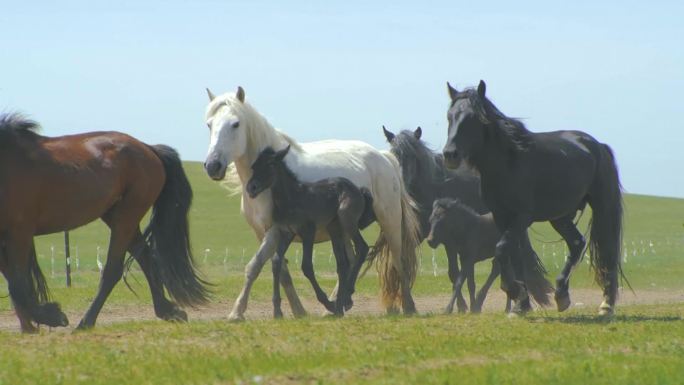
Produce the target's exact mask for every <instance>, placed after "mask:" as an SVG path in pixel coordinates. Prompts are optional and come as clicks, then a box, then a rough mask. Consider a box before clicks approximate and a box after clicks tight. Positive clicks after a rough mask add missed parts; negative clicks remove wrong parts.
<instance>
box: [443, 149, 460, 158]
mask: <svg viewBox="0 0 684 385" xmlns="http://www.w3.org/2000/svg"><path fill="white" fill-rule="evenodd" d="M443 153H444V157H445V158H447V159H452V160H453V159H456V158H458V151H456V149H455V148H445V149H444V151H443Z"/></svg>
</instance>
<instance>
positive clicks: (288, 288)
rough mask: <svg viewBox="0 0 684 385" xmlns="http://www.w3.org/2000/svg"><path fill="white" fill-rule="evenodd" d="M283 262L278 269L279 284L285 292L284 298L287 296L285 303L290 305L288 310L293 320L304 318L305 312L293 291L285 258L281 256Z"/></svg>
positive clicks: (295, 292)
mask: <svg viewBox="0 0 684 385" xmlns="http://www.w3.org/2000/svg"><path fill="white" fill-rule="evenodd" d="M283 262H284V263H282V264H281V269H280V284H281V285H282V287H283V289H284V290H285V296H287V302H288V303H289V304H290V309H292V314H293V315H294V316H295V318H300V317H304V316H306V310H305V309H304V305H302V301H300V300H299V296H298V295H297V291H296V290H295V287H294V283H293V282H292V276H291V275H290V271H289V269H288V267H287V258H285V255H283Z"/></svg>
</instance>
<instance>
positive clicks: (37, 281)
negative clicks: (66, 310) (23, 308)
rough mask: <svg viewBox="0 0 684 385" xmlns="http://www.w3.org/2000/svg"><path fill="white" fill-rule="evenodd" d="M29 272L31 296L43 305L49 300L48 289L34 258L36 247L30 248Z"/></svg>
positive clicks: (36, 259)
mask: <svg viewBox="0 0 684 385" xmlns="http://www.w3.org/2000/svg"><path fill="white" fill-rule="evenodd" d="M29 271H30V272H31V276H32V277H33V287H32V290H33V293H32V295H33V296H34V297H35V298H36V299H37V300H38V303H45V302H48V301H49V300H50V289H48V285H47V281H46V280H45V276H44V275H43V271H42V270H41V269H40V265H39V264H38V258H37V257H36V246H35V244H34V245H32V246H31V254H30V255H29Z"/></svg>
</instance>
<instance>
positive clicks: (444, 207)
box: [427, 198, 479, 249]
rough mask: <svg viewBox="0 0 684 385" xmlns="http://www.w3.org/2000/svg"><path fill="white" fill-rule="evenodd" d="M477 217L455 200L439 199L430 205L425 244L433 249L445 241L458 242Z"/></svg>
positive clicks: (473, 212) (471, 210)
mask: <svg viewBox="0 0 684 385" xmlns="http://www.w3.org/2000/svg"><path fill="white" fill-rule="evenodd" d="M477 216H479V214H477V213H476V212H475V211H474V210H473V209H471V208H470V207H468V206H466V205H464V204H463V203H461V201H459V200H457V199H450V198H441V199H437V200H435V201H434V202H433V204H432V213H431V214H430V233H429V234H428V236H427V242H428V245H430V247H432V248H433V249H434V248H436V247H437V246H439V245H440V244H442V243H445V242H446V241H447V240H456V241H457V240H459V239H460V238H461V236H462V235H463V234H464V233H465V232H466V231H467V230H468V228H469V227H471V226H472V224H473V219H474V218H475V217H477Z"/></svg>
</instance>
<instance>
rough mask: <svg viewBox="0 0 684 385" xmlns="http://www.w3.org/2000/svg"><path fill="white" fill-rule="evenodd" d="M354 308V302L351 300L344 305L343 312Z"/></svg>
mask: <svg viewBox="0 0 684 385" xmlns="http://www.w3.org/2000/svg"><path fill="white" fill-rule="evenodd" d="M353 306H354V301H352V300H351V298H350V299H349V300H348V301H347V303H345V304H344V311H349V310H350V309H351V308H352V307H353Z"/></svg>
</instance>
